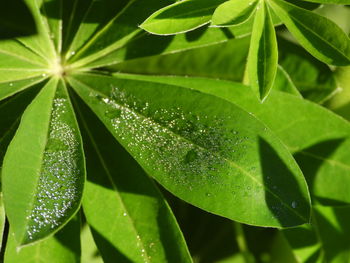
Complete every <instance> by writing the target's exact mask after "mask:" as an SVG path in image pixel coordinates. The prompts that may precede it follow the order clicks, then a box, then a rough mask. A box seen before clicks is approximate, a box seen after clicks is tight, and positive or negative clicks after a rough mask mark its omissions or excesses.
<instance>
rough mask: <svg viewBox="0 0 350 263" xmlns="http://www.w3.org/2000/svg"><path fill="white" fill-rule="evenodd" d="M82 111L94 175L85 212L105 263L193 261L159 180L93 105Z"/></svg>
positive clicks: (86, 195) (91, 174) (89, 167)
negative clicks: (149, 173) (134, 156)
mask: <svg viewBox="0 0 350 263" xmlns="http://www.w3.org/2000/svg"><path fill="white" fill-rule="evenodd" d="M78 111H79V112H80V117H81V118H80V120H81V126H82V127H83V128H84V129H82V130H83V131H85V132H84V133H83V138H84V141H85V144H84V145H85V151H86V157H87V173H88V181H87V184H86V191H85V193H84V199H83V209H84V214H85V216H86V219H87V223H88V224H89V226H90V228H91V230H92V234H93V236H94V239H95V242H96V245H97V247H98V248H99V251H100V253H101V256H102V258H103V259H104V262H116V261H118V262H123V261H127V260H126V259H128V260H129V261H130V262H174V263H177V262H184V263H185V262H192V260H191V256H190V254H189V252H188V250H187V247H186V243H185V241H184V238H183V237H182V234H181V231H180V229H179V227H178V225H177V223H176V219H175V217H174V216H173V214H172V212H171V210H170V208H169V206H168V205H167V203H166V201H165V199H164V197H163V196H162V195H161V194H160V192H159V190H158V189H157V187H156V186H155V184H154V183H153V181H152V180H151V179H150V178H149V177H148V176H147V175H146V174H145V173H144V172H143V171H142V169H141V168H140V167H139V166H138V164H137V163H136V162H135V161H134V160H133V159H132V157H131V156H130V155H129V154H128V153H127V152H126V151H125V150H124V149H123V148H122V147H121V146H120V145H119V144H118V143H117V141H116V140H115V139H114V137H113V136H112V135H111V134H110V133H109V131H108V130H107V129H106V128H105V127H104V125H103V124H102V123H101V122H100V121H99V120H98V119H97V117H96V116H94V115H93V114H92V113H91V111H90V110H89V109H88V108H87V106H85V105H82V103H80V106H79V109H78ZM83 111H84V113H83ZM130 193H132V194H130ZM145 196H147V197H145ZM101 203H104V205H103V206H101ZM106 242H109V243H110V244H111V245H112V247H113V248H114V249H115V250H114V251H112V250H111V249H108V248H107V247H106V245H105V243H106Z"/></svg>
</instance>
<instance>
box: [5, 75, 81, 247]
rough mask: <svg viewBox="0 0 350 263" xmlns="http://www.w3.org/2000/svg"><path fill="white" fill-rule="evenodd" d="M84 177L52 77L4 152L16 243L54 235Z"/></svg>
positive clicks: (71, 124) (70, 120) (62, 92)
mask: <svg viewBox="0 0 350 263" xmlns="http://www.w3.org/2000/svg"><path fill="white" fill-rule="evenodd" d="M84 176H85V168H84V155H83V153H82V146H81V140H80V135H79V130H78V128H77V124H76V122H75V117H74V114H73V112H72V108H71V105H70V102H69V99H68V97H67V91H66V88H65V86H64V84H63V83H62V82H61V81H58V80H57V79H52V80H51V81H50V82H48V84H47V85H46V86H45V87H44V88H43V89H42V91H41V92H40V93H39V94H38V96H37V97H36V98H35V99H34V100H33V102H32V103H31V104H30V105H29V106H28V108H27V109H26V110H25V112H24V114H23V117H22V119H21V123H20V126H19V128H18V130H17V132H16V134H15V136H14V138H13V140H12V141H11V143H10V145H9V147H8V150H7V152H6V155H5V158H4V162H3V168H2V183H3V192H4V202H5V208H6V213H7V216H8V219H9V222H10V225H11V227H12V231H13V232H14V234H15V239H16V242H17V245H24V244H28V243H32V242H34V241H37V240H39V239H42V238H45V237H47V236H49V235H52V234H53V233H54V232H56V231H57V230H58V229H60V228H61V227H62V226H63V225H64V224H65V223H67V221H68V220H69V219H70V218H71V217H72V216H73V215H74V214H75V212H76V211H77V209H78V208H79V205H80V198H81V195H82V190H83V189H82V188H83V182H84Z"/></svg>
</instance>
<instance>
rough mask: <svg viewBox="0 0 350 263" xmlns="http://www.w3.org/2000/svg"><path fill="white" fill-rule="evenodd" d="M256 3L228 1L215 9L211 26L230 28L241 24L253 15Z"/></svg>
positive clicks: (239, 0)
mask: <svg viewBox="0 0 350 263" xmlns="http://www.w3.org/2000/svg"><path fill="white" fill-rule="evenodd" d="M257 3H258V1H255V0H251V1H249V0H244V1H242V0H229V1H227V2H225V3H223V4H221V5H219V6H218V7H217V8H216V9H215V12H214V14H213V17H212V19H211V24H212V25H214V26H232V25H237V24H240V23H243V22H245V21H247V20H248V18H249V17H250V16H251V15H252V14H253V13H254V11H255V9H256V5H257Z"/></svg>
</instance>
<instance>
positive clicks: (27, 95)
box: [0, 86, 41, 168]
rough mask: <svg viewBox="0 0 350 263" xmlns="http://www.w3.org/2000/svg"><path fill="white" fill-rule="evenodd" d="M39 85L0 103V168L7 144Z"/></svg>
mask: <svg viewBox="0 0 350 263" xmlns="http://www.w3.org/2000/svg"><path fill="white" fill-rule="evenodd" d="M39 87H41V86H39ZM39 87H38V86H36V87H33V88H31V89H28V90H27V91H24V92H22V93H20V94H17V95H15V96H13V97H11V98H8V99H7V100H5V101H2V102H1V103H0V168H1V167H2V161H3V157H4V155H5V152H6V149H7V146H8V145H9V143H10V141H11V139H12V137H13V135H14V134H15V132H16V129H17V127H18V124H19V120H20V118H21V115H22V113H23V111H24V110H25V108H26V106H27V105H28V104H29V103H30V102H31V100H32V99H33V98H34V96H35V94H36V93H37V91H38V88H39ZM9 112H10V113H11V114H9Z"/></svg>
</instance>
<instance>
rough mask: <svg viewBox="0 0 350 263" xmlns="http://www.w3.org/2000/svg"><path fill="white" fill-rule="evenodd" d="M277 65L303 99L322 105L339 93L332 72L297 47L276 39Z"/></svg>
mask: <svg viewBox="0 0 350 263" xmlns="http://www.w3.org/2000/svg"><path fill="white" fill-rule="evenodd" d="M278 43H279V52H278V54H279V63H280V65H281V66H282V67H283V69H284V70H285V71H286V73H288V75H289V76H290V78H291V80H292V81H293V83H294V84H295V85H296V87H297V88H298V90H299V91H300V93H301V94H302V95H303V97H304V98H305V99H308V100H311V101H314V102H316V103H320V104H321V103H323V102H325V101H326V100H328V99H329V98H330V97H332V96H333V95H334V94H335V93H337V92H338V91H339V89H337V83H336V80H335V77H334V73H333V72H332V70H331V69H330V68H329V67H328V66H327V65H325V64H324V63H322V62H320V61H319V60H317V59H315V58H314V57H313V56H311V55H310V54H309V53H307V52H306V51H305V50H304V49H303V48H301V47H300V46H299V45H297V44H294V43H292V42H289V41H286V40H284V39H282V38H279V39H278Z"/></svg>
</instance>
